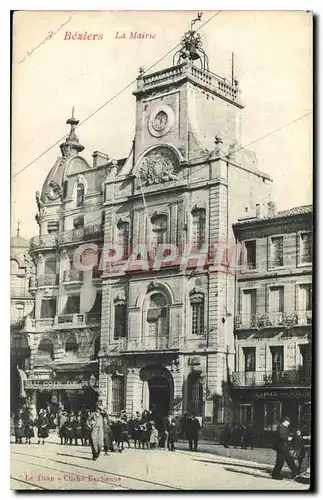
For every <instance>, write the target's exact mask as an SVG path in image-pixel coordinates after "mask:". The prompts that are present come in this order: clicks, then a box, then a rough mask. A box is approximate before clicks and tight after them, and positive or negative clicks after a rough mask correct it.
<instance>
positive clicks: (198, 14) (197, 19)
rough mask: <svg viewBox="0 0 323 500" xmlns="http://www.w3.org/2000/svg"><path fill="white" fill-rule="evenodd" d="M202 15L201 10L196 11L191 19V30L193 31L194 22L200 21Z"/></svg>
mask: <svg viewBox="0 0 323 500" xmlns="http://www.w3.org/2000/svg"><path fill="white" fill-rule="evenodd" d="M202 16H203V12H198V13H197V17H196V18H195V19H193V20H192V21H191V31H193V26H194V24H195V23H197V22H198V21H201V18H202Z"/></svg>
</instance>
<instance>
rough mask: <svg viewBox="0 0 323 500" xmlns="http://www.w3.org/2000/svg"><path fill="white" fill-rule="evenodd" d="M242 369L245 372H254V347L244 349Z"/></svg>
mask: <svg viewBox="0 0 323 500" xmlns="http://www.w3.org/2000/svg"><path fill="white" fill-rule="evenodd" d="M243 354H244V369H245V372H254V371H256V348H255V347H244V348H243Z"/></svg>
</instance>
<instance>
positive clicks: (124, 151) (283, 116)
mask: <svg viewBox="0 0 323 500" xmlns="http://www.w3.org/2000/svg"><path fill="white" fill-rule="evenodd" d="M217 12H218V11H205V12H204V13H203V16H202V22H201V24H203V23H205V22H207V21H208V20H209V19H210V21H209V22H207V24H206V25H205V26H204V27H202V28H201V30H200V34H201V36H202V40H203V43H204V49H205V51H206V53H207V54H208V56H209V62H210V70H211V71H212V72H214V73H216V74H218V75H221V76H223V77H227V78H229V79H230V78H231V53H232V52H234V53H235V75H236V78H237V79H238V80H239V82H240V88H241V90H242V99H243V101H244V104H245V109H244V113H243V125H242V144H243V145H246V146H248V148H249V149H252V150H253V151H255V152H256V154H257V157H258V168H259V169H260V170H261V171H264V172H267V173H268V174H269V175H270V176H271V177H272V178H273V180H274V187H273V194H274V199H275V201H276V203H277V205H278V208H279V209H286V208H289V207H292V206H296V205H304V204H310V203H312V115H311V114H309V113H311V111H312V17H311V14H310V13H306V12H304V11H303V12H302V11H279V12H278V11H221V12H220V13H219V14H218V15H216V16H214V15H215V14H216V13H217ZM212 16H214V17H213V18H212ZM194 17H196V12H193V11H187V12H185V11H177V12H170V11H166V12H165V11H160V12H158V11H149V12H148V11H146V12H145V11H140V12H127V11H122V12H121V11H120V12H118V11H113V12H103V11H96V12H81V11H80V12H68V11H55V12H54V11H52V12H50V11H47V12H46V11H42V12H37V11H36V12H35V11H28V12H18V13H16V14H15V17H14V26H13V66H12V155H11V160H12V165H11V170H12V186H11V189H12V219H11V220H12V228H11V230H12V234H15V233H16V227H17V221H18V220H21V229H20V234H21V235H22V236H24V237H26V238H27V239H29V238H30V237H32V236H34V235H36V234H38V226H37V224H36V221H35V218H34V217H35V213H36V210H37V207H36V202H35V193H36V191H41V188H42V184H43V182H44V179H45V177H46V175H47V173H48V171H49V170H50V168H51V167H52V166H53V164H54V163H55V161H56V158H57V157H58V156H59V155H60V150H59V144H60V142H62V141H59V139H62V140H63V138H64V136H65V134H67V133H68V130H69V127H68V126H67V125H66V120H67V119H68V118H69V117H70V115H71V109H72V106H75V115H76V118H78V119H79V120H80V121H83V120H85V119H86V118H87V117H88V116H89V115H91V114H92V113H93V112H94V111H95V110H96V109H98V108H100V107H101V106H102V105H103V104H104V103H106V102H107V101H109V100H110V99H111V98H113V96H115V95H116V94H118V93H119V92H120V91H121V90H122V89H124V88H125V87H127V86H128V88H127V89H126V90H124V91H123V92H121V93H120V94H119V95H118V97H116V98H115V99H113V100H112V101H111V102H110V103H108V104H107V105H106V106H103V107H102V108H101V109H100V111H99V112H97V113H96V114H94V115H93V116H92V117H91V118H89V119H88V120H87V121H86V122H85V123H84V124H83V125H80V126H79V127H78V128H77V135H78V136H79V138H80V141H81V143H82V144H83V145H84V146H85V148H86V149H85V151H83V152H82V156H84V157H85V158H86V159H87V160H88V161H89V162H90V163H92V157H91V155H92V153H93V151H95V150H99V151H103V152H105V153H107V154H108V155H109V157H110V158H122V157H125V156H127V155H128V153H129V151H130V147H131V143H132V139H133V136H134V128H135V97H134V96H133V95H132V91H133V90H134V89H135V88H136V83H135V82H134V83H132V84H131V85H130V83H131V82H132V81H134V80H135V79H136V77H137V76H138V73H139V66H143V67H144V68H145V69H148V68H149V67H150V66H151V65H153V64H154V63H155V62H156V61H158V60H159V59H160V58H162V57H163V56H164V55H165V54H167V53H168V52H169V51H171V49H172V48H173V47H175V46H176V45H177V44H178V43H179V41H180V38H181V36H182V34H183V33H184V32H185V31H187V29H188V28H189V26H190V21H191V20H192V19H193V18H194ZM211 18H212V19H211ZM66 32H70V33H71V34H74V33H76V32H77V33H79V34H84V33H85V32H87V34H97V35H99V34H100V35H102V37H100V38H101V39H98V38H99V37H96V38H97V39H96V40H93V39H92V40H72V39H67V38H68V37H69V35H66ZM117 32H118V34H119V37H120V36H121V33H126V38H117V37H116V36H117V35H116V34H117ZM130 32H140V33H148V34H149V33H151V34H154V35H155V38H146V39H130V38H129V33H130ZM50 34H51V37H49V35H50ZM171 65H172V54H169V55H168V56H166V57H165V58H164V59H163V60H162V61H160V62H159V63H158V64H156V65H155V66H154V68H153V69H152V70H151V71H156V70H159V69H163V68H166V67H170V66H171ZM304 115H307V116H305V117H304V118H302V119H299V120H297V119H298V118H300V117H303V116H304ZM294 120H297V121H295V123H292V124H291V125H289V126H285V125H287V124H289V123H291V122H293V121H294ZM277 129H280V130H277ZM275 130H277V131H276V132H274V133H272V132H273V131H275ZM263 136H266V137H263ZM57 141H59V142H58V144H57V145H56V146H54V147H53V148H52V149H50V150H49V151H48V152H47V153H46V154H44V155H43V156H42V157H41V158H40V159H38V160H37V161H35V162H34V163H33V164H32V165H30V166H29V167H27V168H25V167H26V166H27V165H28V164H29V163H30V162H32V161H33V160H34V159H36V158H37V157H38V156H40V155H41V154H42V153H43V152H44V151H46V150H47V149H48V148H50V146H52V145H53V144H54V143H56V142H57ZM251 143H252V144H251ZM24 168H25V169H24ZM22 169H24V170H23V171H22V172H21V173H19V171H20V170H22Z"/></svg>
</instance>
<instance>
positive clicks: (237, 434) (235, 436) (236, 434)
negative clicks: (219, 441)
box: [231, 424, 241, 448]
mask: <svg viewBox="0 0 323 500" xmlns="http://www.w3.org/2000/svg"><path fill="white" fill-rule="evenodd" d="M231 442H232V446H234V447H235V448H237V447H238V446H241V425H239V424H234V425H233V429H232V432H231Z"/></svg>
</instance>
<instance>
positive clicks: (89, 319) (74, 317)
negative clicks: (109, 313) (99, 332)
mask: <svg viewBox="0 0 323 500" xmlns="http://www.w3.org/2000/svg"><path fill="white" fill-rule="evenodd" d="M100 323H101V313H97V312H88V313H71V314H58V315H57V316H55V321H54V326H55V328H60V327H62V328H68V327H74V326H77V327H79V326H89V325H97V324H100Z"/></svg>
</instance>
